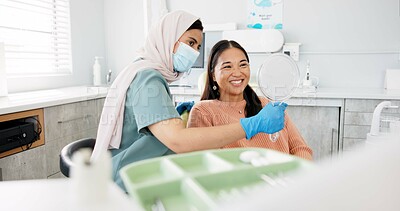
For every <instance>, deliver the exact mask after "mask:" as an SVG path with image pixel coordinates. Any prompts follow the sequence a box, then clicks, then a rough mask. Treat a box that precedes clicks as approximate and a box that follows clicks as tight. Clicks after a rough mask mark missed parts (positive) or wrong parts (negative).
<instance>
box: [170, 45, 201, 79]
mask: <svg viewBox="0 0 400 211" xmlns="http://www.w3.org/2000/svg"><path fill="white" fill-rule="evenodd" d="M199 55H200V52H198V51H196V50H194V49H193V48H192V47H190V46H188V45H186V44H185V43H182V42H179V46H178V49H177V50H176V52H175V53H174V54H172V59H173V62H174V70H175V71H178V72H187V71H189V70H190V68H191V67H192V66H193V64H194V62H196V59H197V57H198V56H199Z"/></svg>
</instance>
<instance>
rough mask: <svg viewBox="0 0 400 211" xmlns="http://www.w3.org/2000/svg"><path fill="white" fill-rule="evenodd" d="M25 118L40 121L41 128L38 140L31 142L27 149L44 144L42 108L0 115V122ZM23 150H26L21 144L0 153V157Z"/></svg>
mask: <svg viewBox="0 0 400 211" xmlns="http://www.w3.org/2000/svg"><path fill="white" fill-rule="evenodd" d="M26 118H35V119H36V120H37V121H38V122H39V123H40V126H41V128H42V132H41V133H40V136H39V140H36V141H35V142H33V143H32V146H31V147H30V148H29V149H32V148H35V147H38V146H42V145H44V118H43V109H35V110H29V111H23V112H18V113H12V114H5V115H0V122H6V121H10V120H18V119H26ZM37 127H38V125H37V124H35V128H37ZM25 150H26V147H25V146H22V148H21V147H18V148H14V149H11V150H8V151H5V152H2V153H0V158H3V157H6V156H9V155H13V154H16V153H19V152H22V151H25Z"/></svg>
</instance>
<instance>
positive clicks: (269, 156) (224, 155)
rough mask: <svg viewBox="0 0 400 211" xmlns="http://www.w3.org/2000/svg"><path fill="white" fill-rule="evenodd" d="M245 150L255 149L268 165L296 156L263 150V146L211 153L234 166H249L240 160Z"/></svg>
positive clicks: (286, 160)
mask: <svg viewBox="0 0 400 211" xmlns="http://www.w3.org/2000/svg"><path fill="white" fill-rule="evenodd" d="M246 151H255V152H258V153H259V154H260V157H263V158H265V159H266V160H267V161H268V163H269V164H268V165H270V164H274V163H284V162H290V161H293V160H295V159H296V158H295V157H293V156H291V155H288V154H285V153H282V152H278V151H274V150H265V149H263V148H235V149H228V150H220V151H214V152H213V154H214V155H215V156H217V157H219V158H221V159H223V160H225V161H227V162H229V163H231V164H233V165H234V166H236V167H237V166H251V164H250V163H245V162H243V161H241V160H240V155H241V154H242V153H243V152H246Z"/></svg>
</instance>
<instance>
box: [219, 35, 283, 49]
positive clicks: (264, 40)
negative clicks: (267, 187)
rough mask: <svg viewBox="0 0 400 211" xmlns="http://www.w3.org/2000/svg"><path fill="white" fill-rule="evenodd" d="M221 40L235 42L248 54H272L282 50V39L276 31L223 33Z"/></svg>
mask: <svg viewBox="0 0 400 211" xmlns="http://www.w3.org/2000/svg"><path fill="white" fill-rule="evenodd" d="M222 39H226V40H235V41H236V42H238V43H239V44H240V45H241V46H242V47H243V48H244V49H245V50H246V51H247V52H248V53H273V52H277V51H280V50H281V49H282V46H283V43H284V38H283V35H282V33H281V32H280V31H279V30H276V29H248V30H232V31H224V32H223V33H222Z"/></svg>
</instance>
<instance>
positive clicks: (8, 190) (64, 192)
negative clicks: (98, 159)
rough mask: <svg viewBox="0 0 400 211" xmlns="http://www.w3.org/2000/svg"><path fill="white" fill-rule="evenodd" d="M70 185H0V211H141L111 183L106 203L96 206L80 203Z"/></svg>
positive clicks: (36, 182) (37, 182)
mask: <svg viewBox="0 0 400 211" xmlns="http://www.w3.org/2000/svg"><path fill="white" fill-rule="evenodd" d="M71 182H72V180H70V179H43V180H21V181H3V182H0V190H1V191H0V198H1V205H0V206H1V210H14V211H17V210H18V211H19V210H21V211H23V210H43V211H53V210H62V211H64V210H65V211H77V210H82V211H88V210H89V211H90V210H93V211H102V210H132V211H135V210H136V211H141V210H142V208H140V207H139V206H138V205H137V204H135V202H134V201H133V199H131V198H130V197H128V196H127V195H126V194H125V193H124V192H123V191H121V189H120V188H119V187H118V186H117V185H115V184H114V183H112V182H110V184H109V186H108V189H107V200H105V201H97V202H96V203H89V202H85V201H82V202H80V201H79V200H77V199H76V197H75V196H76V193H75V192H74V190H73V189H72V187H73V186H72V184H71Z"/></svg>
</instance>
